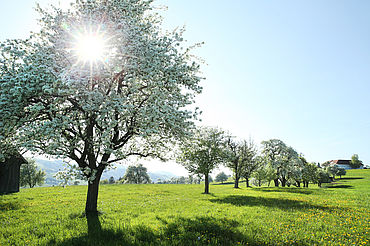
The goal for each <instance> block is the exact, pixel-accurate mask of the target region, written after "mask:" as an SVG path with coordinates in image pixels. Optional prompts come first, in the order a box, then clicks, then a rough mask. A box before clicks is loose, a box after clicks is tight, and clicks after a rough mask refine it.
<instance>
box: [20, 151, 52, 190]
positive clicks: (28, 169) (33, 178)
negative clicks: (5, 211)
mask: <svg viewBox="0 0 370 246" xmlns="http://www.w3.org/2000/svg"><path fill="white" fill-rule="evenodd" d="M27 162H28V163H27V164H23V165H21V170H20V185H21V186H27V185H28V186H29V187H30V188H33V187H34V186H35V185H42V184H43V183H44V181H45V175H46V174H45V172H44V171H42V170H38V168H37V165H36V162H35V160H33V159H29V158H27Z"/></svg>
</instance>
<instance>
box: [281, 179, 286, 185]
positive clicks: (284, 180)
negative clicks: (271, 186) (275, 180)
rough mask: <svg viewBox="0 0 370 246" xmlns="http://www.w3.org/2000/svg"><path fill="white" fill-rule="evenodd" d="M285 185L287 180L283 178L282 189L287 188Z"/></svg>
mask: <svg viewBox="0 0 370 246" xmlns="http://www.w3.org/2000/svg"><path fill="white" fill-rule="evenodd" d="M285 185H286V179H285V178H282V179H281V186H282V187H285Z"/></svg>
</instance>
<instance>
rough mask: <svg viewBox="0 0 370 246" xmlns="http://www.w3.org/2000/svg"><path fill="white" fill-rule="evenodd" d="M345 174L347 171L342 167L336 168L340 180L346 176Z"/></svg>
mask: <svg viewBox="0 0 370 246" xmlns="http://www.w3.org/2000/svg"><path fill="white" fill-rule="evenodd" d="M346 174H347V171H346V169H344V168H343V167H339V168H338V172H337V175H338V176H339V177H340V178H342V176H344V175H346Z"/></svg>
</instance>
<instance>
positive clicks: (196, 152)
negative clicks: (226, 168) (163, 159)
mask: <svg viewBox="0 0 370 246" xmlns="http://www.w3.org/2000/svg"><path fill="white" fill-rule="evenodd" d="M224 148H225V134H224V131H222V130H219V129H217V128H211V127H199V128H197V129H195V130H194V132H193V135H192V136H191V137H189V138H188V139H187V140H185V141H184V142H183V144H182V145H181V146H180V152H179V155H178V161H179V162H180V163H181V164H182V165H183V166H184V167H185V168H186V169H187V170H188V171H189V172H190V173H192V174H198V175H203V176H204V181H205V182H204V193H205V194H209V174H210V173H211V172H212V170H214V169H215V168H216V167H217V166H218V165H220V164H221V163H222V162H223V161H224V160H225V152H224Z"/></svg>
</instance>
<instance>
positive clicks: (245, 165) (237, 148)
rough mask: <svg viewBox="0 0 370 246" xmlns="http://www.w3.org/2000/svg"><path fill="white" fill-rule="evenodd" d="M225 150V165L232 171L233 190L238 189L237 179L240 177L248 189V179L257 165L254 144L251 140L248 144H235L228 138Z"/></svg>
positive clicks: (242, 142)
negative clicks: (245, 182) (244, 180)
mask: <svg viewBox="0 0 370 246" xmlns="http://www.w3.org/2000/svg"><path fill="white" fill-rule="evenodd" d="M226 149H227V150H226V153H227V156H228V158H227V162H226V163H225V165H226V167H228V168H230V169H231V170H232V171H233V175H234V188H239V179H240V178H241V177H243V178H245V179H246V180H247V187H248V186H249V182H248V179H249V178H250V175H251V174H252V172H253V171H254V170H255V169H256V168H257V166H258V165H259V163H258V162H256V159H255V157H256V154H257V148H256V146H255V144H254V143H253V142H252V140H250V141H249V142H248V141H246V140H243V141H240V142H237V141H233V140H232V138H231V137H228V140H227V148H226Z"/></svg>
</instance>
